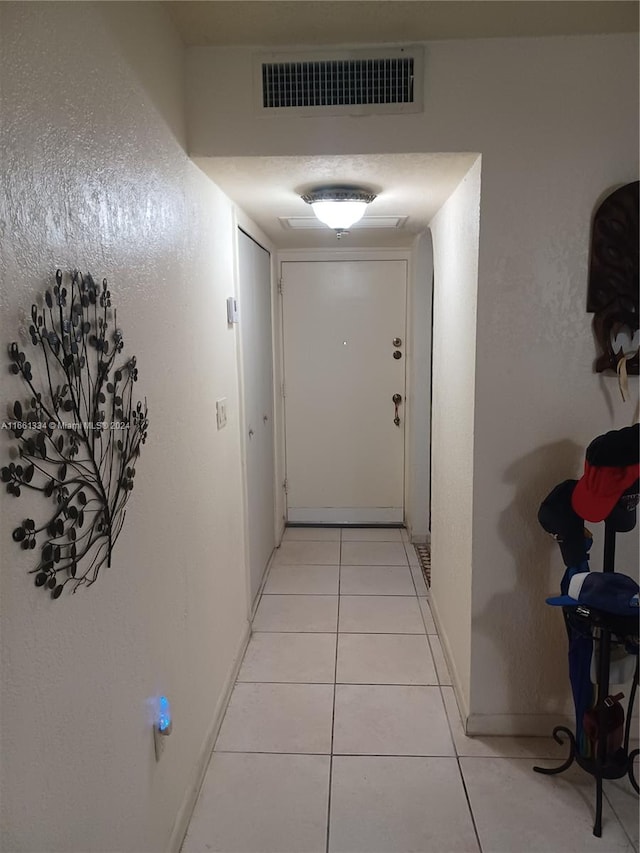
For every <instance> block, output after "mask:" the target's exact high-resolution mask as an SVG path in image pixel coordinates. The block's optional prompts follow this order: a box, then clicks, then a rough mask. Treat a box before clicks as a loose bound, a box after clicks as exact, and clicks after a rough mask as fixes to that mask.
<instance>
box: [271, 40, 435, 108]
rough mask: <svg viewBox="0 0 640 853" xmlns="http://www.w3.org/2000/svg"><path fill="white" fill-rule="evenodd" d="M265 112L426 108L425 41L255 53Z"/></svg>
mask: <svg viewBox="0 0 640 853" xmlns="http://www.w3.org/2000/svg"><path fill="white" fill-rule="evenodd" d="M254 63H255V65H254V68H255V74H256V84H257V85H256V87H255V93H256V108H257V109H258V110H259V111H260V112H261V113H262V115H274V116H301V115H306V116H318V115H320V114H325V115H341V114H347V115H366V114H371V113H415V112H420V111H421V110H422V89H423V80H422V78H423V67H424V59H423V49H422V47H421V46H420V45H402V46H396V47H389V46H387V47H369V48H366V49H353V48H351V49H341V50H318V51H313V52H311V53H309V52H304V53H302V52H301V51H295V52H287V53H270V54H265V53H263V54H256V55H255V56H254Z"/></svg>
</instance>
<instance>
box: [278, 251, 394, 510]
mask: <svg viewBox="0 0 640 853" xmlns="http://www.w3.org/2000/svg"><path fill="white" fill-rule="evenodd" d="M282 289H283V295H282V299H283V302H282V307H283V338H284V376H285V430H286V466H287V489H288V493H287V519H288V521H290V522H309V523H325V524H331V523H338V524H349V523H351V524H357V523H361V524H376V523H377V524H381V523H390V522H402V521H403V516H404V509H403V503H404V420H405V405H404V396H405V326H406V289H407V262H406V261H402V260H397V261H396V260H390V261H320V262H315V261H309V262H298V261H292V262H284V263H283V264H282ZM396 338H399V339H400V341H401V343H399V344H397V345H394V339H396ZM394 353H400V355H401V357H400V358H394ZM394 394H399V395H400V396H401V398H402V401H401V403H400V405H399V407H398V412H397V414H398V417H399V424H396V423H394V417H395V416H396V410H395V405H394V402H393V396H394Z"/></svg>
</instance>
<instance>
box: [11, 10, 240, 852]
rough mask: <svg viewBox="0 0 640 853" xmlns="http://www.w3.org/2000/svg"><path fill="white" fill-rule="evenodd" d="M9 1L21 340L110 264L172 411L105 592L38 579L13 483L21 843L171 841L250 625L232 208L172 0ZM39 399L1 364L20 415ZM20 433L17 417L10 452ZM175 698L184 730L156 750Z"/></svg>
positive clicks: (45, 848) (145, 383) (118, 295)
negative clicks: (202, 131) (185, 68)
mask: <svg viewBox="0 0 640 853" xmlns="http://www.w3.org/2000/svg"><path fill="white" fill-rule="evenodd" d="M0 15H1V16H2V17H1V21H0V23H1V25H2V29H1V32H2V95H3V103H2V140H1V141H2V152H3V161H2V171H3V180H2V190H1V191H0V192H1V198H2V205H3V207H2V213H1V217H0V219H1V224H2V245H3V258H2V280H1V291H0V309H1V313H0V337H1V339H2V348H3V351H5V350H4V347H5V345H6V344H7V343H8V342H9V341H12V340H15V339H16V338H17V337H18V336H20V337H21V338H22V339H25V331H26V327H27V325H28V322H29V320H28V319H27V317H28V312H29V310H30V306H31V303H32V301H33V300H34V298H35V296H36V294H38V293H39V292H40V291H41V290H42V287H43V285H45V284H47V283H51V281H52V276H53V274H54V272H55V269H56V267H57V266H60V267H62V268H71V267H74V266H78V267H79V268H80V269H82V270H90V271H91V272H92V273H93V274H94V275H96V276H98V277H100V278H102V277H103V276H105V277H106V278H107V279H108V280H109V284H110V288H111V291H112V295H113V301H114V304H115V306H116V307H117V309H118V321H119V324H120V325H121V326H122V329H123V331H124V335H125V344H126V350H125V352H126V353H129V354H135V355H136V356H137V358H138V365H139V376H140V378H139V382H138V386H137V390H138V392H139V394H140V395H141V396H145V395H146V397H147V399H148V404H149V413H150V431H149V438H148V441H147V444H146V445H145V446H144V448H143V452H142V455H141V458H140V462H139V465H138V468H137V476H136V487H135V489H134V491H133V494H132V497H131V500H130V502H129V504H128V511H127V520H126V523H125V526H124V529H123V532H122V535H121V538H120V540H119V541H118V543H117V546H116V549H115V552H114V555H113V564H112V566H111V568H107V567H106V566H105V567H104V568H103V569H102V572H101V576H100V578H99V580H98V582H97V583H96V584H95V585H94V586H92V587H91V588H90V589H88V590H84V589H81V590H79V591H78V593H77V594H76V595H68V594H66V593H65V594H64V595H63V596H62V597H61V598H60V599H59V600H58V601H51V600H50V598H49V597H48V596H47V595H46V594H45V593H44V592H43V591H42V590H38V589H36V588H35V587H34V585H33V580H32V577H30V576H28V574H27V570H28V569H29V568H30V567H31V566H32V565H33V561H34V554H33V552H28V553H26V554H25V552H22V551H20V550H19V549H18V547H17V546H16V544H15V543H14V542H12V540H11V530H12V529H13V527H14V526H15V525H16V524H17V523H18V522H19V521H20V520H22V518H24V517H27V516H28V515H31V514H33V517H34V518H39V517H41V516H42V515H43V514H44V512H45V506H44V505H45V503H46V502H45V500H44V499H43V498H42V499H41V497H40V496H38V495H37V496H36V498H35V499H34V500H32V501H31V500H29V499H25V498H20V499H19V500H16V499H15V498H13V497H10V496H9V495H7V494H6V493H5V491H4V488H3V489H2V492H1V493H0V505H1V515H2V517H1V523H0V570H1V577H0V593H1V596H0V607H1V613H0V617H1V618H0V622H1V631H2V670H1V673H0V675H1V677H2V692H1V703H2V704H1V708H0V710H1V726H2V728H1V735H2V740H1V742H0V748H1V760H0V803H1V809H2V812H1V819H0V825H1V827H2V830H1V838H2V845H3V846H2V849H3V850H6V851H11V853H17V851H28V853H55V851H60V853H89V851H98V850H100V851H105V853H106V851H109V853H114V851H118V853H126V851H130V853H159V851H162V850H165V849H167V848H168V845H169V840H170V837H171V833H172V831H173V828H174V822H175V821H176V818H177V816H178V814H179V811H180V809H181V808H182V807H183V805H184V804H185V802H187V800H186V799H185V798H188V794H189V790H190V786H191V785H193V784H194V783H195V782H196V778H197V771H198V762H199V760H200V759H201V758H202V757H203V752H202V750H203V748H204V746H205V743H206V741H207V737H208V736H209V735H210V730H211V726H212V721H213V720H214V717H215V714H216V709H217V708H218V706H219V703H220V702H221V700H222V698H223V689H224V685H225V681H226V680H227V678H228V677H229V675H230V672H231V670H232V667H233V665H234V659H235V657H236V655H237V654H238V652H239V650H240V648H241V643H242V641H243V637H244V634H245V632H246V629H247V621H246V615H247V614H246V594H245V568H244V556H243V550H242V548H243V546H242V534H243V525H242V498H241V482H242V478H241V465H240V439H239V431H238V381H237V370H236V346H235V344H236V342H235V332H234V331H233V330H229V329H228V328H227V323H226V309H225V299H226V297H227V296H228V295H229V294H230V293H231V292H232V290H233V256H232V242H233V241H232V236H233V234H232V223H233V217H232V209H231V205H230V203H229V202H228V200H227V199H226V197H224V196H223V195H222V194H221V193H220V192H219V191H218V190H217V189H216V188H215V187H214V185H213V184H212V183H211V182H210V181H209V180H208V179H207V178H206V177H205V176H204V175H203V174H202V173H201V172H200V171H199V170H198V169H197V168H196V167H195V166H194V165H193V164H192V163H191V162H190V161H189V160H188V158H187V156H186V154H185V151H184V149H183V140H184V125H183V120H182V109H181V108H182V104H181V97H182V94H181V93H182V83H183V80H182V62H183V52H182V47H181V45H180V44H179V42H178V41H177V39H176V37H175V35H174V33H173V30H172V29H171V27H170V26H169V25H168V22H167V19H166V16H165V10H164V9H162V8H159V7H156V5H155V4H146V3H142V4H122V3H107V4H104V5H103V4H99V3H88V4H84V3H43V4H40V3H2V4H1V5H0ZM27 341H28V336H27ZM28 347H31V345H30V344H28ZM20 393H21V389H20V382H19V381H18V380H17V379H16V377H13V376H10V375H9V374H8V372H7V370H6V369H2V370H0V394H1V397H2V401H3V403H2V406H3V416H4V415H5V404H6V402H8V401H9V400H13V399H15V398H16V397H17V396H18V395H19V394H20ZM221 396H226V397H227V399H228V403H229V424H228V426H227V428H226V429H225V430H224V431H221V432H216V429H215V399H216V398H217V397H221ZM8 445H9V441H8V438H7V433H4V432H3V433H0V453H1V455H2V457H3V458H4V459H5V460H6V459H7V451H8ZM3 464H5V463H3ZM158 694H166V695H167V696H168V697H169V699H170V700H171V703H172V709H173V716H174V729H173V733H172V734H171V736H170V738H168V739H167V743H166V749H165V753H164V755H163V757H162V759H161V762H160V763H159V764H156V761H155V757H154V751H153V737H152V729H151V721H150V719H149V700H150V699H152V698H153V697H155V696H157V695H158ZM204 757H205V758H206V754H205V755H204Z"/></svg>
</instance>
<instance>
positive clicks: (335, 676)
mask: <svg viewBox="0 0 640 853" xmlns="http://www.w3.org/2000/svg"><path fill="white" fill-rule="evenodd" d="M341 570H342V528H340V542H339V545H338V609H337V613H336V656H335V661H334V665H333V708H332V711H331V746H330V750H331V751H330V753H329V790H328V792H327V835H326V845H325V850H326V853H329V835H330V833H331V787H332V785H333V735H334V730H335V722H336V689H337V687H336V685H337V680H338V640H339V636H340V573H341Z"/></svg>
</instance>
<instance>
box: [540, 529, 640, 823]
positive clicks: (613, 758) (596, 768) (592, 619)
mask: <svg viewBox="0 0 640 853" xmlns="http://www.w3.org/2000/svg"><path fill="white" fill-rule="evenodd" d="M615 542H616V531H615V529H614V527H613V525H612V524H610V523H609V521H606V522H605V539H604V565H603V571H605V572H612V571H613V566H614V558H615ZM583 618H584V620H585V624H586V625H589V626H590V627H591V629H592V631H593V632H594V634H595V633H597V635H598V636H597V642H598V650H599V656H600V660H599V668H598V682H597V687H598V704H597V708H598V731H599V732H600V733H601V735H600V737H599V738H598V746H597V750H596V755H595V757H594V758H585V757H584V756H581V755H580V753H579V750H578V746H577V743H576V739H575V735H574V734H573V732H572V731H571V730H570V729H568V728H567V727H566V726H556V727H555V729H554V730H553V739H554V740H555V741H556V743H559V744H562V743H563V742H564V737H566V739H567V740H568V741H569V755H568V756H567V758H566V760H565V761H564V762H563V763H562V764H561V765H560V766H559V767H552V768H547V767H534V768H533V769H534V770H535V771H536V773H543V774H544V775H546V776H556V775H557V774H558V773H564V771H565V770H567V769H568V768H569V767H571V765H572V764H573V762H574V761H575V762H576V763H577V764H578V765H579V766H580V767H582V769H583V770H585V771H586V772H587V773H590V774H591V775H592V776H593V777H594V778H595V781H596V817H595V823H594V825H593V834H594V835H595V836H597V837H598V838H600V837H601V836H602V782H603V779H621V778H623V777H624V776H628V777H629V781H630V782H631V784H632V786H633V788H634V790H635V791H636V793H640V789H639V788H638V782H637V780H636V778H635V775H634V769H633V762H634V760H635V758H636V756H637V755H638V754H639V753H640V750H638V749H634V750H632V751H631V752H629V738H630V733H631V716H632V713H633V706H634V702H635V698H636V692H637V689H638V661H637V660H636V668H635V673H634V676H633V682H632V685H631V692H630V694H629V703H628V706H627V719H626V724H625V731H624V741H623V744H622V746H621V748H620V749H618V750H617V751H616V752H614V753H613V754H610V753H608V751H607V740H608V737H607V733H606V712H607V708H606V707H605V704H604V699H605V697H606V696H608V695H609V659H610V653H611V634H612V633H615V631H614V630H613V629H612V626H611V624H610V621H609V620H608V618H607V615H606V614H603V613H600V612H596V611H590V612H587V613H585V614H584V616H583Z"/></svg>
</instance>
